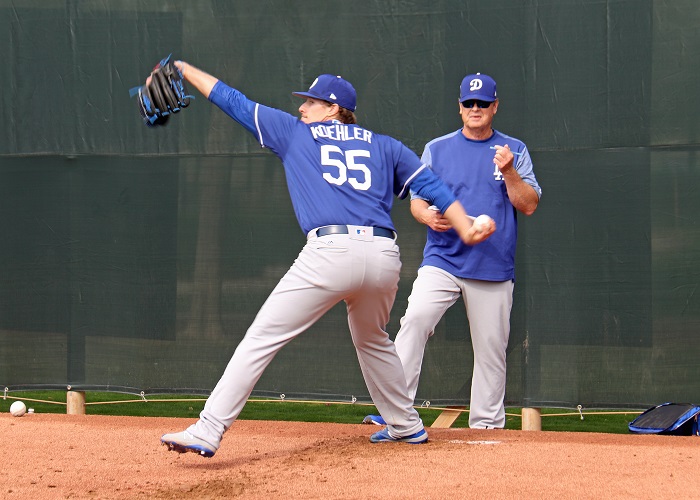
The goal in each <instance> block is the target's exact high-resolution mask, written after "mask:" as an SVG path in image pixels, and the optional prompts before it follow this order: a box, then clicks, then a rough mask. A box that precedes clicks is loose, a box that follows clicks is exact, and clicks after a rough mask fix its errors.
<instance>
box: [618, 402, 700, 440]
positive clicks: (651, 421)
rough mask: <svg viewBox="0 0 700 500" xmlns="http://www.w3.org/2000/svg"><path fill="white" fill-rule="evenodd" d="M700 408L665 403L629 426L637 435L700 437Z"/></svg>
mask: <svg viewBox="0 0 700 500" xmlns="http://www.w3.org/2000/svg"><path fill="white" fill-rule="evenodd" d="M699 415H700V406H698V405H693V404H688V403H664V404H660V405H658V406H654V407H653V408H649V409H648V410H647V411H645V412H644V413H642V414H641V415H639V416H638V417H637V418H635V419H634V420H633V421H632V422H630V424H629V429H630V432H634V433H635V434H667V435H674V436H698V435H700V430H699V429H698V416H699Z"/></svg>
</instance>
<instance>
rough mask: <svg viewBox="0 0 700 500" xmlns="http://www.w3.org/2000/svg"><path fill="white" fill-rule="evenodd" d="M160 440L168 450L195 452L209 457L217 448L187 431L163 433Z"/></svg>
mask: <svg viewBox="0 0 700 500" xmlns="http://www.w3.org/2000/svg"><path fill="white" fill-rule="evenodd" d="M160 442H161V443H163V444H164V445H165V446H167V447H168V451H176V452H178V453H187V452H191V453H197V454H198V455H202V456H203V457H207V458H211V457H213V456H214V453H216V450H217V449H218V448H217V447H215V446H212V445H210V444H209V443H207V442H206V441H203V440H201V439H199V438H197V437H194V436H193V435H192V434H190V433H189V432H187V431H183V432H176V433H174V434H163V436H162V437H161V438H160Z"/></svg>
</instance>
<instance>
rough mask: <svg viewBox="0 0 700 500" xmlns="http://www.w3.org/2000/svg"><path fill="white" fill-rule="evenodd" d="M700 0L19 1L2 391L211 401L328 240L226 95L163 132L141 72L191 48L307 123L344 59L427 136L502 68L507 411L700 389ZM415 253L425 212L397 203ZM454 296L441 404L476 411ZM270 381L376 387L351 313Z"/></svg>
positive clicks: (271, 385)
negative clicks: (147, 102)
mask: <svg viewBox="0 0 700 500" xmlns="http://www.w3.org/2000/svg"><path fill="white" fill-rule="evenodd" d="M699 26H700V9H699V8H698V6H697V2H696V0H676V1H652V0H648V1H631V0H630V1H613V0H609V1H604V0H578V1H567V0H564V1H562V0H551V1H535V0H531V1H527V0H525V1H521V0H517V1H516V0H492V1H489V2H483V1H476V0H472V1H448V0H436V1H432V2H421V1H394V0H382V1H368V0H358V1H353V2H340V1H321V0H313V1H304V2H285V1H281V0H267V1H262V2H261V1H248V0H242V1H236V2H224V1H197V2H192V1H184V0H183V1H175V0H171V1H159V2H147V1H120V2H95V1H85V0H82V1H77V0H72V1H64V2H59V1H52V0H42V1H28V0H25V1H23V0H14V1H8V0H0V53H2V54H3V71H2V72H0V89H2V92H0V215H1V217H0V234H1V235H2V238H1V239H0V386H4V387H7V388H9V389H10V390H14V389H18V388H23V387H51V388H65V387H67V386H68V385H70V386H72V387H74V388H87V389H91V388H100V389H106V390H126V391H144V392H146V393H150V392H160V391H165V392H175V391H177V392H180V391H182V392H192V393H203V394H206V393H207V392H208V391H209V390H211V389H212V388H213V386H214V384H215V383H216V381H217V380H218V378H219V376H220V375H221V373H222V372H223V369H224V367H225V364H226V363H227V361H228V359H229V358H230V355H231V354H232V352H233V350H234V348H235V346H236V345H237V344H238V342H239V340H240V339H241V337H242V336H243V334H244V333H245V330H246V328H247V326H248V325H249V324H250V322H251V321H252V319H253V318H254V316H255V314H256V312H257V310H258V308H259V307H260V305H261V304H262V302H263V301H264V300H265V298H266V296H267V294H268V293H269V292H270V290H271V289H272V287H273V286H274V285H275V284H276V283H277V281H278V280H279V278H280V277H281V276H282V275H283V274H284V272H285V271H286V270H287V269H288V267H289V266H290V265H291V263H292V261H293V259H294V258H295V256H296V255H297V253H298V251H299V250H300V248H301V247H302V245H303V242H304V237H303V235H302V233H301V231H300V229H299V227H298V226H297V224H296V220H295V218H294V216H293V213H292V209H291V205H290V202H289V197H288V194H287V191H286V185H285V179H284V174H283V171H282V168H281V166H280V164H279V161H278V159H277V158H276V157H275V156H273V155H272V154H271V153H270V152H269V151H265V150H261V149H260V148H259V147H258V145H257V144H256V142H255V141H254V140H253V138H252V137H251V136H249V134H247V132H245V131H244V130H243V129H242V128H241V127H240V126H239V125H237V124H236V123H234V122H233V121H232V120H230V119H228V118H226V117H225V116H224V115H223V114H222V113H221V112H220V111H218V109H216V108H215V107H214V106H212V105H211V104H209V103H207V102H206V100H205V99H204V98H203V97H202V96H201V95H197V98H196V99H195V100H194V101H193V103H192V105H191V106H190V107H189V108H188V109H187V110H185V111H184V112H183V113H181V114H180V115H178V116H176V117H174V118H173V119H172V120H171V123H170V124H169V125H168V126H167V127H164V128H162V129H159V130H153V129H148V128H146V127H145V126H144V125H143V124H142V122H141V120H140V117H139V116H138V112H137V108H136V102H135V101H134V100H133V99H130V98H129V89H130V88H131V87H134V86H137V85H140V84H141V83H142V82H143V80H144V78H145V77H146V75H147V74H148V72H149V71H150V69H151V68H152V67H153V65H155V64H156V63H157V62H158V60H160V59H161V58H162V57H164V56H166V55H167V54H169V53H173V54H174V56H175V57H177V58H180V59H184V60H187V61H189V62H191V63H193V64H195V65H197V66H199V67H201V68H203V69H205V70H207V71H209V72H210V73H212V74H214V75H216V76H218V77H219V78H221V79H222V80H224V81H226V82H228V83H230V84H232V85H234V86H236V87H237V88H239V89H241V90H242V91H243V92H244V93H246V94H247V95H248V96H249V97H250V98H252V99H254V100H257V101H259V102H262V103H264V104H267V105H271V106H275V107H279V108H281V109H285V110H287V111H289V112H291V113H295V112H296V109H297V107H298V105H299V101H298V100H297V99H296V98H294V97H292V96H291V95H290V92H291V91H294V90H300V89H304V88H307V87H308V85H309V84H310V82H311V81H313V79H314V78H315V77H316V76H317V75H318V74H320V73H326V72H328V73H334V74H342V75H343V76H345V77H346V78H347V79H349V80H350V81H352V82H353V83H354V85H355V87H356V88H357V90H358V94H359V105H358V112H357V115H358V118H359V120H360V123H361V124H362V125H363V126H365V127H367V128H369V129H372V130H375V131H377V132H380V133H385V134H389V135H392V136H394V137H396V138H398V139H400V140H402V141H404V142H405V143H406V144H407V145H408V146H409V147H411V148H412V149H414V150H415V151H416V152H417V153H419V154H420V153H421V152H422V149H423V146H424V144H425V143H426V142H427V141H428V140H430V139H432V138H434V137H436V136H438V135H442V134H445V133H447V132H450V131H452V130H455V129H457V128H459V127H460V126H461V122H460V120H459V116H458V114H457V97H458V94H457V91H458V85H459V82H460V81H461V79H462V77H463V76H464V75H465V74H467V73H471V72H477V71H480V72H484V73H488V74H490V75H492V76H493V77H494V78H495V79H496V80H497V82H498V84H499V95H500V98H501V105H500V107H499V113H498V115H497V117H496V124H495V126H496V128H497V129H499V130H501V131H503V132H505V133H507V134H509V135H513V136H516V137H519V138H521V139H522V140H524V141H525V142H526V144H527V145H528V147H529V149H530V151H531V154H532V158H533V161H534V164H535V172H536V174H537V177H538V180H539V181H540V184H541V185H542V188H543V191H544V195H543V199H542V203H541V205H540V207H539V209H538V211H537V212H536V213H535V215H534V216H533V217H531V218H526V217H522V216H521V218H520V240H519V246H518V257H517V283H516V292H515V306H514V311H513V322H512V323H513V324H512V334H511V341H510V346H509V352H508V388H507V400H508V403H509V404H517V405H525V406H575V405H577V404H582V405H584V406H586V407H646V406H649V405H651V404H657V403H661V402H664V401H689V402H691V401H692V402H698V401H699V400H700V393H698V389H697V387H698V385H697V381H698V379H699V378H700V362H698V359H700V347H699V346H698V343H697V342H696V339H697V337H698V335H697V331H698V324H699V323H700V292H699V291H698V286H699V283H700V273H699V272H698V267H697V264H698V256H699V253H700V244H699V243H700V228H699V227H698V211H699V210H698V209H699V208H700V206H699V205H700V198H699V197H698V196H697V194H696V190H697V186H698V185H699V180H700V156H699V152H700V147H699V145H700V141H699V138H700V127H699V126H698V118H697V114H698V109H700V106H699V104H700V92H698V87H697V80H698V77H700V62H699V61H700V60H699V59H698V57H697V54H698V53H700V50H699V49H700V29H698V27H699ZM393 214H394V218H395V220H396V223H397V228H398V231H399V243H400V245H401V249H402V258H403V262H404V266H403V270H402V277H401V283H400V290H399V294H398V297H397V300H396V304H395V307H394V310H393V314H392V319H391V323H390V324H389V325H388V331H389V332H390V334H391V335H392V337H393V336H394V335H395V334H396V331H397V330H398V322H399V319H400V317H401V315H402V314H403V311H404V310H405V307H406V299H407V296H408V294H409V292H410V287H411V284H412V281H413V278H414V277H415V274H416V270H417V267H418V265H419V263H420V259H421V251H422V246H423V243H424V241H425V234H424V228H422V227H420V226H419V225H418V224H417V223H416V222H415V221H413V219H412V218H411V217H410V214H409V207H408V203H407V202H397V203H396V204H395V206H394V211H393ZM471 368H472V354H471V343H470V340H469V333H468V326H467V323H466V320H465V315H464V310H463V307H461V306H460V305H456V306H455V307H453V308H452V310H450V311H449V312H448V314H447V315H446V316H445V318H444V319H443V321H442V322H441V323H440V325H439V326H438V329H437V332H436V335H435V336H434V337H433V339H431V341H430V342H429V344H428V350H427V353H426V357H425V362H424V371H423V377H422V379H421V385H420V388H419V393H418V399H417V403H422V402H423V401H430V402H431V404H449V403H465V402H467V401H468V398H469V385H470V383H471ZM255 394H258V395H273V396H279V395H280V394H285V395H286V397H300V398H309V399H317V398H321V399H326V400H341V401H345V400H351V399H352V398H357V399H358V400H360V401H362V400H368V396H367V390H366V388H365V387H364V383H363V381H362V378H361V376H360V372H359V368H358V365H357V360H356V357H355V352H354V349H353V347H352V344H351V341H350V336H349V333H348V332H347V322H346V318H345V312H344V307H343V306H342V305H341V306H338V307H336V308H335V309H333V310H332V311H331V312H330V313H329V314H328V315H327V316H326V317H324V318H323V319H322V320H321V321H320V322H319V323H318V324H317V325H315V326H314V327H313V328H312V329H311V330H310V331H308V332H306V333H305V334H304V335H302V336H301V337H300V338H298V339H297V340H295V341H294V342H293V343H292V344H290V345H289V346H287V347H286V348H285V349H284V350H283V351H282V352H281V353H280V354H279V355H278V356H277V358H276V359H275V360H274V361H273V363H272V364H271V365H270V367H269V368H268V370H267V372H266V373H265V375H264V376H263V378H262V379H261V380H260V382H259V383H258V385H257V387H256V392H255Z"/></svg>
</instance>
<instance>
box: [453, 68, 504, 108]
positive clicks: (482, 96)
mask: <svg viewBox="0 0 700 500" xmlns="http://www.w3.org/2000/svg"><path fill="white" fill-rule="evenodd" d="M469 99H477V100H479V101H487V102H493V101H495V100H496V99H498V95H497V94H496V81H495V80H494V79H493V78H491V77H490V76H488V75H482V74H481V73H477V74H475V75H467V76H465V77H464V80H462V84H461V85H460V86H459V101H460V102H464V101H467V100H469Z"/></svg>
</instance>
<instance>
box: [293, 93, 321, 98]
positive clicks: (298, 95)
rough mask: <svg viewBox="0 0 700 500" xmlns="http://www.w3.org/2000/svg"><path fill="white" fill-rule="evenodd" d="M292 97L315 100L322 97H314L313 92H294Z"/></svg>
mask: <svg viewBox="0 0 700 500" xmlns="http://www.w3.org/2000/svg"><path fill="white" fill-rule="evenodd" d="M292 95H294V96H297V97H313V98H314V99H320V97H318V96H316V95H313V94H312V93H311V92H292Z"/></svg>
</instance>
